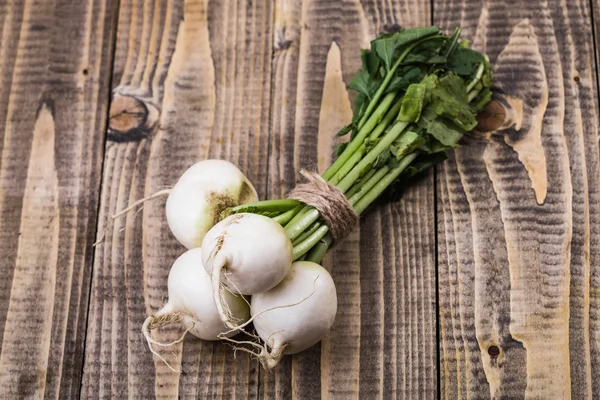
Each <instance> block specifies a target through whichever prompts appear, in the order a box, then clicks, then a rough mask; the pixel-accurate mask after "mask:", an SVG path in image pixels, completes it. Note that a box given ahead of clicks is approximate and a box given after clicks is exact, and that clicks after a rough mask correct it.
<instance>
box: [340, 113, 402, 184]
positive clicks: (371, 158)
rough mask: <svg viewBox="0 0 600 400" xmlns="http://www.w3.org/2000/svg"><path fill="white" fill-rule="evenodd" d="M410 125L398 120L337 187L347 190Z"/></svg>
mask: <svg viewBox="0 0 600 400" xmlns="http://www.w3.org/2000/svg"><path fill="white" fill-rule="evenodd" d="M408 125H409V124H408V122H397V123H396V124H395V125H394V126H393V127H392V129H390V130H389V132H388V133H386V135H385V136H384V137H383V138H382V139H381V140H380V141H379V143H377V145H376V146H375V147H374V148H373V149H372V150H371V151H369V153H367V155H366V156H365V157H364V158H363V159H362V160H361V161H360V162H359V163H358V164H357V165H356V166H355V167H354V168H353V169H352V171H350V173H349V174H348V175H346V177H345V178H344V179H342V181H341V182H340V183H339V184H337V185H336V186H337V188H338V189H340V190H341V191H342V192H346V191H347V190H348V189H349V188H350V187H351V186H352V185H353V184H354V182H356V180H357V179H358V178H360V176H361V175H362V173H363V170H365V168H367V167H368V166H369V165H370V164H373V163H374V162H375V160H376V159H377V157H379V155H380V154H381V153H383V152H384V151H385V150H386V149H387V148H389V146H390V144H392V142H393V141H394V140H396V138H398V136H400V134H401V133H402V132H403V131H404V129H406V127H407V126H408Z"/></svg>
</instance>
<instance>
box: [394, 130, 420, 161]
mask: <svg viewBox="0 0 600 400" xmlns="http://www.w3.org/2000/svg"><path fill="white" fill-rule="evenodd" d="M423 142H424V140H423V138H422V137H421V135H419V134H418V133H417V132H413V131H404V132H403V133H402V135H400V137H398V139H396V140H394V142H393V143H392V144H391V145H390V152H391V153H392V154H393V155H394V156H395V157H396V158H397V159H400V158H402V157H404V156H405V155H406V154H408V153H410V152H411V151H413V150H414V149H416V148H418V147H419V146H421V144H422V143H423Z"/></svg>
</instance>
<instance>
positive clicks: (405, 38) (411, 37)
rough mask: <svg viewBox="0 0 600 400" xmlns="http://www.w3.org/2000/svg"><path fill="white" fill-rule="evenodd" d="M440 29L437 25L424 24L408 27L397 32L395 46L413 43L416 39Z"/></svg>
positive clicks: (430, 34)
mask: <svg viewBox="0 0 600 400" xmlns="http://www.w3.org/2000/svg"><path fill="white" fill-rule="evenodd" d="M439 31H440V28H438V27H437V26H424V27H417V28H410V29H406V30H403V31H401V32H398V33H397V35H398V36H397V38H396V46H397V47H400V46H405V45H407V44H411V43H414V42H416V41H418V40H421V39H423V38H426V37H428V36H433V35H435V34H437V33H438V32H439Z"/></svg>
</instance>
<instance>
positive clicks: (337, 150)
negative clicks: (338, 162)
mask: <svg viewBox="0 0 600 400" xmlns="http://www.w3.org/2000/svg"><path fill="white" fill-rule="evenodd" d="M347 146H348V142H343V143H338V145H337V146H335V150H334V151H333V154H335V155H336V156H340V155H341V154H342V153H343V152H344V150H346V147H347Z"/></svg>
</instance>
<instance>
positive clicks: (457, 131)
mask: <svg viewBox="0 0 600 400" xmlns="http://www.w3.org/2000/svg"><path fill="white" fill-rule="evenodd" d="M427 132H428V133H429V134H431V135H432V136H433V137H434V138H436V139H437V140H438V141H439V142H440V143H441V144H443V145H444V146H447V149H450V148H453V147H456V145H457V144H458V141H459V140H460V139H461V138H462V137H463V135H464V134H465V131H464V130H463V129H461V128H460V127H459V126H458V125H456V124H455V123H453V122H452V121H450V120H449V119H447V118H443V117H440V118H436V119H435V120H434V121H432V122H431V123H430V124H429V126H427ZM438 151H439V150H438Z"/></svg>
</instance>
